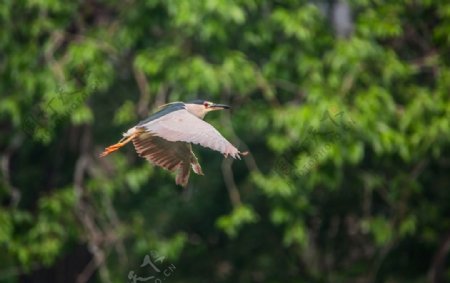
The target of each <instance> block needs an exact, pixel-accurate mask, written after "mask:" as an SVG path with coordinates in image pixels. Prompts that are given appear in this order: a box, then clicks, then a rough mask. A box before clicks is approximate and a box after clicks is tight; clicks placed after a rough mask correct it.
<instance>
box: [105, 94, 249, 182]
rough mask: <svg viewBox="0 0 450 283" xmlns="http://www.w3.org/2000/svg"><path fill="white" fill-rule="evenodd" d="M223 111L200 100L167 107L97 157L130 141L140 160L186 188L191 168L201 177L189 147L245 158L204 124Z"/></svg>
mask: <svg viewBox="0 0 450 283" xmlns="http://www.w3.org/2000/svg"><path fill="white" fill-rule="evenodd" d="M226 108H229V107H228V106H226V105H222V104H214V103H211V102H208V101H203V100H195V101H192V102H189V103H184V102H174V103H170V104H166V105H165V106H163V108H162V109H161V110H160V111H158V112H156V113H154V114H153V115H151V116H150V117H148V118H147V119H145V120H143V121H141V122H139V123H138V124H137V125H136V126H134V127H132V128H130V129H129V130H128V131H127V132H126V133H124V134H123V139H122V140H120V141H119V142H118V143H117V144H115V145H112V146H110V147H108V148H106V149H105V151H104V152H103V153H102V154H101V155H100V156H105V155H108V154H109V153H111V152H113V151H115V150H117V149H119V148H120V147H122V146H123V145H125V144H126V143H128V142H130V141H133V144H134V147H135V149H136V152H137V153H138V154H139V156H141V157H144V158H146V159H147V160H148V161H150V162H151V163H153V164H154V165H157V166H160V167H162V168H164V169H166V170H169V171H176V172H177V175H176V183H177V184H178V185H182V186H186V185H187V182H188V180H189V174H190V167H192V169H193V171H194V172H195V173H196V174H198V175H203V172H202V168H201V166H200V164H199V163H198V160H197V157H196V156H195V154H194V152H192V146H191V144H192V143H194V144H199V145H202V146H204V147H209V148H211V149H213V150H216V151H219V152H221V153H222V154H223V155H225V157H227V156H231V157H233V158H238V159H240V155H245V154H246V153H242V152H240V151H239V150H238V149H237V148H236V147H234V146H233V145H232V144H231V143H230V142H229V141H227V140H226V139H225V138H224V137H223V136H222V135H221V134H220V133H219V132H218V131H217V130H216V129H215V128H214V127H213V126H211V125H210V124H208V123H206V122H205V121H203V118H204V116H205V115H206V113H208V112H209V111H212V110H219V109H226Z"/></svg>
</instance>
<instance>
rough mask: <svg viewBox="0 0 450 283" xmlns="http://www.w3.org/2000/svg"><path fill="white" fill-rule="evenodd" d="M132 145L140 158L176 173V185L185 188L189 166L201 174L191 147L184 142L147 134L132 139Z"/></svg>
mask: <svg viewBox="0 0 450 283" xmlns="http://www.w3.org/2000/svg"><path fill="white" fill-rule="evenodd" d="M133 144H134V147H135V149H136V152H137V153H138V154H139V156H140V157H144V158H145V159H147V160H148V161H150V162H151V163H153V164H154V165H156V166H159V167H162V168H164V169H166V170H169V171H172V172H173V171H177V175H176V183H177V184H179V185H182V186H186V185H187V182H188V180H189V174H190V166H192V167H193V168H194V172H195V173H196V174H200V175H201V174H203V173H202V170H201V167H200V164H198V161H197V158H196V157H195V155H194V153H193V152H192V148H191V145H190V144H189V143H185V142H171V141H167V140H165V139H163V138H160V137H158V136H155V135H152V134H151V133H148V132H143V133H142V134H140V135H137V136H136V137H135V138H133Z"/></svg>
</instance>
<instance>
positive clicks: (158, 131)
mask: <svg viewBox="0 0 450 283" xmlns="http://www.w3.org/2000/svg"><path fill="white" fill-rule="evenodd" d="M139 127H142V128H144V129H145V130H146V131H149V132H150V133H152V134H154V135H156V136H158V137H161V138H163V139H165V140H168V141H171V142H176V141H182V142H188V143H195V144H199V145H201V146H204V147H208V148H211V149H213V150H217V151H219V152H221V153H222V154H224V155H225V156H228V155H231V156H232V157H233V158H238V159H240V156H239V154H241V152H240V151H239V150H238V149H237V148H236V147H234V146H233V145H232V144H231V143H230V142H229V141H227V140H226V139H225V138H224V137H223V136H222V135H221V134H220V133H219V132H218V131H217V130H216V129H215V128H214V127H213V126H211V125H210V124H208V123H206V122H205V121H203V120H202V119H200V118H197V117H196V116H194V115H192V114H191V113H189V112H188V111H187V110H185V109H183V110H178V111H173V112H171V113H169V114H167V115H164V116H162V117H160V118H159V119H156V120H153V121H149V122H148V123H146V124H142V125H139Z"/></svg>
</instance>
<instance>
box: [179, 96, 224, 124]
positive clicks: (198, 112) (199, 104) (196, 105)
mask: <svg viewBox="0 0 450 283" xmlns="http://www.w3.org/2000/svg"><path fill="white" fill-rule="evenodd" d="M184 105H185V107H186V110H187V111H189V112H190V113H192V114H194V115H195V116H197V117H199V118H200V119H203V118H204V117H205V115H206V113H208V112H210V111H214V110H222V109H229V108H230V106H228V105H225V104H217V103H212V102H210V101H206V100H201V99H197V100H193V101H190V102H186V103H184Z"/></svg>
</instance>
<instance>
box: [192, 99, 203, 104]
mask: <svg viewBox="0 0 450 283" xmlns="http://www.w3.org/2000/svg"><path fill="white" fill-rule="evenodd" d="M205 102H206V100H203V99H194V100H191V101H189V102H188V103H189V104H199V105H203V103H205Z"/></svg>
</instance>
